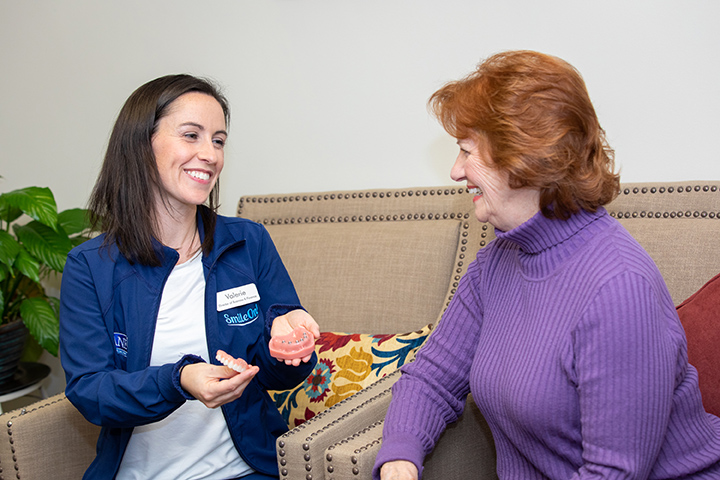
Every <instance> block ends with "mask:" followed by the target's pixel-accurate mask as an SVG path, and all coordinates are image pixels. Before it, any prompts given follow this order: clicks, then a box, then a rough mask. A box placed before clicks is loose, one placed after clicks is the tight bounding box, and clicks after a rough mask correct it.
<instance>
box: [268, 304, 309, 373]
mask: <svg viewBox="0 0 720 480" xmlns="http://www.w3.org/2000/svg"><path fill="white" fill-rule="evenodd" d="M298 327H304V328H305V329H306V330H307V331H309V332H310V333H312V334H313V336H314V337H315V338H319V337H320V327H319V326H318V324H317V322H316V321H315V319H314V318H313V317H312V315H310V314H309V313H307V312H306V311H305V310H300V309H298V310H292V311H290V312H288V313H286V314H285V315H280V316H279V317H275V320H273V324H272V327H271V329H270V335H271V336H273V337H276V336H280V335H288V334H290V333H292V331H293V330H295V329H296V328H298ZM311 358H312V354H310V355H308V356H306V357H303V358H295V359H293V360H285V363H286V364H287V365H294V366H296V367H297V366H298V365H300V362H301V361H302V362H309V361H310V359H311Z"/></svg>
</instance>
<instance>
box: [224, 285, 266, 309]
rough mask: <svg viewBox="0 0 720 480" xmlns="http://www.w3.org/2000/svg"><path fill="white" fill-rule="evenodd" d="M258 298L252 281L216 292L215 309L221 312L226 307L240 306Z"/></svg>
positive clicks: (258, 295)
mask: <svg viewBox="0 0 720 480" xmlns="http://www.w3.org/2000/svg"><path fill="white" fill-rule="evenodd" d="M258 300H260V294H259V293H258V291H257V287H256V286H255V284H254V283H248V284H247V285H243V286H242V287H235V288H231V289H229V290H224V291H222V292H218V293H217V311H218V312H222V311H223V310H227V309H228V308H233V307H242V306H243V305H247V304H248V303H253V302H257V301H258Z"/></svg>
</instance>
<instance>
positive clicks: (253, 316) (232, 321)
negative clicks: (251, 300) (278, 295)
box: [225, 303, 260, 327]
mask: <svg viewBox="0 0 720 480" xmlns="http://www.w3.org/2000/svg"><path fill="white" fill-rule="evenodd" d="M259 315H260V313H259V307H258V304H257V303H256V304H255V306H254V307H252V306H251V307H249V308H248V309H247V310H246V311H245V312H239V313H238V314H237V315H230V314H229V313H226V314H225V323H227V325H228V326H229V327H244V326H245V325H250V324H251V323H253V322H254V321H255V320H257V319H258V316H259Z"/></svg>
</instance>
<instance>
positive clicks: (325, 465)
mask: <svg viewBox="0 0 720 480" xmlns="http://www.w3.org/2000/svg"><path fill="white" fill-rule="evenodd" d="M400 375H401V372H400V370H396V371H394V372H393V373H391V374H389V375H387V376H385V377H383V378H381V379H380V380H378V381H377V382H375V383H373V384H372V385H370V386H369V387H367V388H365V389H363V390H361V391H359V392H358V393H356V394H355V395H353V396H352V397H349V398H347V399H346V400H344V401H342V402H340V403H338V404H337V405H335V406H333V407H331V408H329V409H327V410H325V411H324V412H322V413H320V414H318V415H317V416H316V417H314V418H312V419H310V420H308V421H307V422H305V423H304V424H302V425H300V426H298V427H297V428H294V429H293V430H290V431H289V432H287V433H286V434H284V435H283V436H281V437H280V438H278V441H277V452H278V457H277V458H278V467H279V469H280V479H281V480H322V479H328V480H351V479H352V480H369V479H370V478H371V476H372V468H373V465H374V463H375V457H376V456H377V453H378V451H379V450H380V445H381V444H382V427H383V422H384V419H385V414H386V413H387V409H388V406H389V405H390V400H391V398H392V391H391V389H392V385H393V384H394V383H395V382H396V381H397V380H398V379H399V378H400ZM446 478H478V479H496V478H497V474H496V462H495V444H494V442H493V439H492V435H491V433H490V429H489V427H488V425H487V423H486V422H485V419H484V418H483V416H482V415H481V414H480V411H479V410H478V408H477V406H476V405H475V402H474V400H473V399H472V396H468V400H467V404H466V407H465V411H464V412H463V414H462V415H461V416H460V418H459V419H458V421H457V422H455V423H453V424H451V425H449V426H448V428H447V429H446V430H445V432H444V433H443V435H442V436H441V437H440V439H439V441H438V443H437V445H436V447H435V450H434V451H433V452H432V453H431V454H430V455H428V456H427V458H426V459H425V471H424V473H423V479H424V480H433V479H446Z"/></svg>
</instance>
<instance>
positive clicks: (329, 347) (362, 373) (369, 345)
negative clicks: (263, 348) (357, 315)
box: [269, 324, 433, 428]
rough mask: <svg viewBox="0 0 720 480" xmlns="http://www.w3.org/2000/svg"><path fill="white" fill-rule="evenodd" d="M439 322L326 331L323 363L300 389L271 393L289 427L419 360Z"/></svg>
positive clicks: (320, 346) (320, 343) (319, 347)
mask: <svg viewBox="0 0 720 480" xmlns="http://www.w3.org/2000/svg"><path fill="white" fill-rule="evenodd" d="M432 329H433V325H431V324H430V325H427V326H426V327H425V328H423V329H421V330H418V331H416V332H410V333H404V334H401V335H392V334H387V335H382V334H381V335H368V334H347V333H334V332H323V333H322V334H321V335H320V338H319V339H318V340H317V341H316V343H315V351H316V352H317V355H318V363H317V366H316V367H315V370H314V371H313V372H312V373H311V374H310V375H309V376H308V377H307V379H306V380H305V381H304V382H303V383H302V384H301V385H299V386H298V387H296V388H294V389H291V390H280V391H270V392H269V393H270V396H271V397H272V398H273V399H274V400H275V403H276V406H277V407H278V410H280V413H281V414H282V416H283V418H284V419H285V421H287V423H288V427H289V428H295V427H297V426H298V425H301V424H302V423H304V422H305V421H307V420H309V419H311V418H312V417H314V416H315V415H317V414H318V413H320V412H321V411H323V410H325V409H326V408H328V407H332V406H333V405H335V404H336V403H339V402H341V401H343V400H345V399H346V398H348V397H350V396H351V395H353V394H355V393H357V392H359V391H360V390H362V389H363V388H365V387H367V386H369V385H370V384H372V383H374V382H375V381H377V380H378V379H380V378H382V377H384V376H385V375H387V374H389V373H392V372H393V371H395V370H397V369H398V368H400V367H401V366H402V365H404V364H405V363H407V362H409V361H411V360H413V359H414V358H415V352H416V351H417V350H418V349H419V348H420V346H421V345H422V344H423V343H424V342H425V339H427V337H428V335H430V332H431V331H432Z"/></svg>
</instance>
